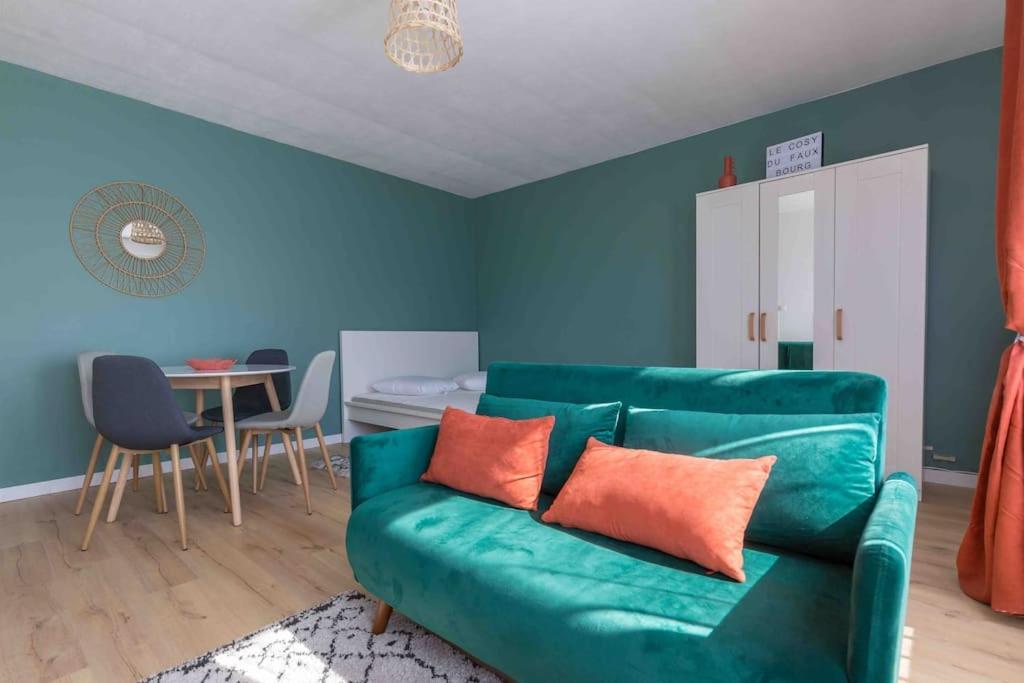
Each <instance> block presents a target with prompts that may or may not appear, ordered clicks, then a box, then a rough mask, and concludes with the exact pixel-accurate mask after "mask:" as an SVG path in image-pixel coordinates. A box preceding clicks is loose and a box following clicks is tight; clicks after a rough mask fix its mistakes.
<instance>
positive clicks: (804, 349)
mask: <svg viewBox="0 0 1024 683" xmlns="http://www.w3.org/2000/svg"><path fill="white" fill-rule="evenodd" d="M760 192H761V194H760V205H761V218H760V224H761V236H760V239H761V250H760V279H761V283H760V288H759V289H760V297H761V301H760V319H759V321H758V326H759V329H758V334H759V335H760V337H761V339H760V341H761V344H760V367H761V368H765V369H779V370H812V369H813V370H830V369H832V368H833V366H834V363H833V353H832V343H831V340H832V303H833V302H832V296H831V291H832V286H831V282H832V278H833V272H834V244H833V243H834V239H835V238H834V234H835V229H834V228H835V211H834V202H835V173H834V172H833V171H832V170H823V171H820V172H818V173H810V174H805V175H801V176H796V177H793V178H787V179H784V180H779V181H775V182H772V183H765V184H762V185H761V191H760Z"/></svg>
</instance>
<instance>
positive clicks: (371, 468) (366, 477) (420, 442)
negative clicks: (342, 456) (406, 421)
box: [349, 425, 437, 510]
mask: <svg viewBox="0 0 1024 683" xmlns="http://www.w3.org/2000/svg"><path fill="white" fill-rule="evenodd" d="M436 441H437V427H436V426H434V425H431V426H429V427H415V428H413V429H399V430H396V431H392V432H381V433H379V434H367V435H363V436H357V437H356V438H354V439H352V444H351V451H350V454H349V459H350V462H351V465H352V509H353V510H355V509H356V507H357V506H358V505H359V504H360V503H362V502H363V501H365V500H368V499H370V498H373V497H374V496H377V495H380V494H381V493H386V492H387V491H391V490H392V489H397V488H400V487H402V486H408V485H409V484H415V483H416V482H418V481H419V480H420V476H421V475H422V474H423V473H424V472H426V471H427V465H429V464H430V456H431V454H432V453H433V452H434V443H435V442H436Z"/></svg>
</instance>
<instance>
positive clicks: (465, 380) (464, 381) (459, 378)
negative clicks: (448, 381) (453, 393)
mask: <svg viewBox="0 0 1024 683" xmlns="http://www.w3.org/2000/svg"><path fill="white" fill-rule="evenodd" d="M455 383H456V384H458V385H459V386H460V387H461V388H463V389H465V390H466V391H486V390H487V371H486V370H485V371H481V372H467V373H466V374H464V375H456V376H455Z"/></svg>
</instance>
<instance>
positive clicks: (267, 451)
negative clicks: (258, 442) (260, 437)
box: [259, 432, 274, 491]
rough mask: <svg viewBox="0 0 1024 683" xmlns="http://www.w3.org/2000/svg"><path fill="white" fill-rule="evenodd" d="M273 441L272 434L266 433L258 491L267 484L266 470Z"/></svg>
mask: <svg viewBox="0 0 1024 683" xmlns="http://www.w3.org/2000/svg"><path fill="white" fill-rule="evenodd" d="M273 441H274V432H267V433H266V437H265V442H264V444H263V464H262V465H260V486H259V489H260V491H262V490H263V486H264V485H265V484H266V483H267V468H268V467H269V466H270V444H271V443H272V442H273Z"/></svg>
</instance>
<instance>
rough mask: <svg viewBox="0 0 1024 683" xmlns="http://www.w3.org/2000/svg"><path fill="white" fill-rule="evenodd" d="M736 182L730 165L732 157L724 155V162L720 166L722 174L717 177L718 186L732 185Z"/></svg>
mask: <svg viewBox="0 0 1024 683" xmlns="http://www.w3.org/2000/svg"><path fill="white" fill-rule="evenodd" d="M735 184H736V173H735V171H734V170H733V167H732V157H731V156H726V157H725V164H724V165H723V167H722V175H721V177H719V179H718V186H719V187H732V186H733V185H735Z"/></svg>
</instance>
